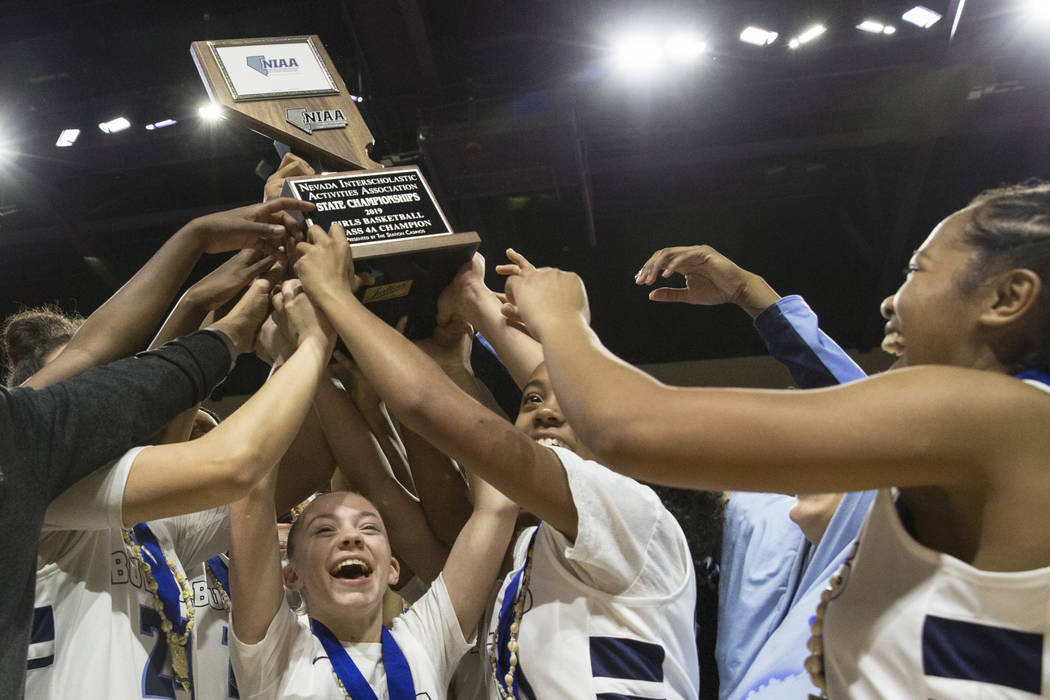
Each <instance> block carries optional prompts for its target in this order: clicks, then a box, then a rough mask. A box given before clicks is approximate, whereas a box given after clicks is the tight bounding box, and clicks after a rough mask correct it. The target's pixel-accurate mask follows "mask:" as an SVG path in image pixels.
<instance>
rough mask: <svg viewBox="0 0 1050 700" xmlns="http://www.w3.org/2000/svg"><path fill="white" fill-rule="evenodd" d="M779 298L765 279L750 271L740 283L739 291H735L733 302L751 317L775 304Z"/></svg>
mask: <svg viewBox="0 0 1050 700" xmlns="http://www.w3.org/2000/svg"><path fill="white" fill-rule="evenodd" d="M779 299H780V295H779V294H777V293H776V292H775V291H774V290H773V288H772V287H770V286H769V283H768V282H766V280H765V279H763V278H762V277H760V276H759V275H756V274H754V273H751V274H750V275H749V276H748V278H747V279H746V280H745V281H744V283H743V284H742V285H740V291H739V292H737V299H736V300H735V303H736V305H737V306H739V307H740V308H741V309H743V310H744V311H745V312H746V313H747V314H748V315H749V316H750V317H751V318H754V317H755V316H758V315H759V314H760V313H762V312H763V311H765V310H766V309H768V308H769V307H770V306H771V305H773V304H775V303H776V302H777V300H779Z"/></svg>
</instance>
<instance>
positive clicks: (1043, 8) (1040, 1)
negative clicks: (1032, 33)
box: [1028, 0, 1050, 24]
mask: <svg viewBox="0 0 1050 700" xmlns="http://www.w3.org/2000/svg"><path fill="white" fill-rule="evenodd" d="M1028 14H1029V15H1030V16H1031V17H1032V18H1033V19H1034V20H1035V21H1036V22H1039V23H1041V24H1046V23H1047V22H1050V2H1047V1H1046V0H1029V2H1028Z"/></svg>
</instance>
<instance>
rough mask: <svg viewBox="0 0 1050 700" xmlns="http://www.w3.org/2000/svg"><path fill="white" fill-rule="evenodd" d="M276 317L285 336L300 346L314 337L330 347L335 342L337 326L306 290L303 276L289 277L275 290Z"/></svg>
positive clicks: (274, 310) (274, 307)
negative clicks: (335, 327) (301, 277)
mask: <svg viewBox="0 0 1050 700" xmlns="http://www.w3.org/2000/svg"><path fill="white" fill-rule="evenodd" d="M272 316H273V319H274V321H276V323H277V326H278V327H279V328H280V329H281V332H282V333H283V334H284V335H285V337H286V338H287V339H288V340H290V341H291V342H292V343H294V344H295V346H296V347H299V346H300V345H302V344H303V343H305V342H307V341H309V340H311V339H313V340H317V341H320V342H322V343H323V344H324V346H327V347H328V354H331V351H332V347H333V346H334V345H335V330H334V329H333V328H332V325H331V324H330V323H329V322H328V318H327V317H326V316H325V315H324V314H323V313H320V312H319V311H318V310H317V308H316V307H315V306H314V305H313V303H312V302H311V301H310V298H309V297H308V296H307V295H306V294H305V293H304V291H303V285H302V283H301V282H300V281H299V280H294V279H292V280H285V282H284V283H283V284H282V285H281V286H280V288H279V289H277V290H276V291H275V292H274V294H273V314H272Z"/></svg>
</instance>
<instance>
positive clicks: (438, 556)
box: [316, 380, 448, 582]
mask: <svg viewBox="0 0 1050 700" xmlns="http://www.w3.org/2000/svg"><path fill="white" fill-rule="evenodd" d="M316 412H317V415H318V416H319V418H320V421H321V427H322V429H323V430H324V433H325V437H326V438H327V440H328V444H329V445H331V447H332V454H333V455H335V460H336V463H337V464H338V465H339V469H340V470H341V471H342V473H343V475H344V476H345V477H346V479H347V481H348V482H349V483H350V485H351V486H352V487H353V488H354V489H356V490H357V491H359V492H360V493H361V495H363V496H364V497H365V498H367V499H368V500H370V501H372V503H374V504H375V505H376V507H377V508H379V514H380V515H381V516H382V517H383V521H384V522H386V523H389V526H388V530H389V535H390V544H391V545H392V546H393V549H394V551H395V552H397V554H398V557H401V558H404V560H405V563H406V564H407V565H408V567H409V568H410V569H411V570H412V571H413V572H414V573H416V574H417V575H418V576H419V577H420V578H422V579H423V580H425V581H427V582H430V581H433V580H434V579H435V578H436V577H437V575H438V573H439V572H440V571H441V567H442V566H443V565H444V563H445V559H446V557H447V556H448V548H447V547H446V546H445V545H444V544H443V543H442V542H441V541H439V540H438V539H437V538H436V537H435V536H434V534H433V533H432V532H431V530H430V526H429V525H428V523H427V520H426V518H425V517H424V515H423V509H422V506H421V505H420V503H419V501H417V500H416V499H415V498H414V497H413V496H412V495H411V494H409V493H408V492H407V491H406V490H405V489H404V487H403V486H402V485H401V484H400V483H398V481H397V480H396V479H395V478H394V475H393V474H392V473H391V471H390V465H389V464H388V463H387V461H386V457H385V456H384V455H383V451H382V449H380V446H379V443H378V442H377V441H376V438H375V436H374V435H373V434H372V432H371V431H370V430H369V427H368V424H367V423H366V422H365V419H364V417H363V416H362V415H361V413H360V412H359V411H358V410H357V408H356V407H355V406H354V404H353V403H352V401H351V400H350V397H348V396H347V395H346V393H345V392H343V391H341V390H339V389H338V388H336V386H335V385H334V384H333V383H332V382H331V381H328V380H325V381H323V382H321V386H320V388H319V389H318V392H317V401H316Z"/></svg>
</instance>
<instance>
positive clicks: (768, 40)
mask: <svg viewBox="0 0 1050 700" xmlns="http://www.w3.org/2000/svg"><path fill="white" fill-rule="evenodd" d="M778 36H780V35H779V34H777V33H776V32H770V31H767V30H765V29H762V28H760V27H748V28H747V29H745V30H744V31H742V32H740V41H742V42H744V43H745V44H754V45H755V46H768V45H769V44H772V43H773V42H774V41H776V40H777V37H778Z"/></svg>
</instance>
